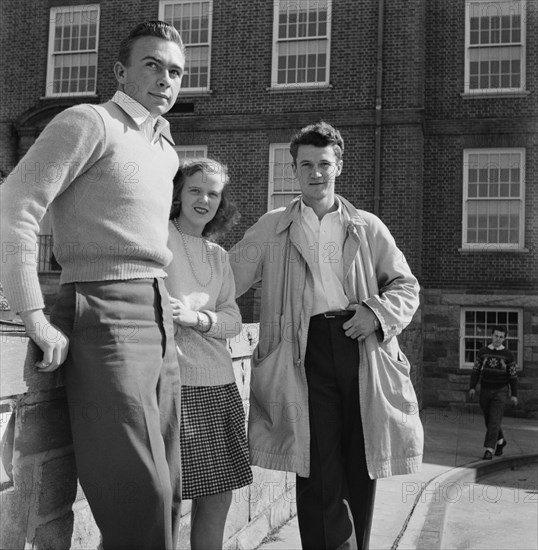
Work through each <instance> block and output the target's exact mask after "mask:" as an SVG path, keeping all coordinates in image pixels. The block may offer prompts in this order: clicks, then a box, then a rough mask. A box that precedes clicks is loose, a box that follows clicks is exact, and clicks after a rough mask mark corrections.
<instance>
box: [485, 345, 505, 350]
mask: <svg viewBox="0 0 538 550" xmlns="http://www.w3.org/2000/svg"><path fill="white" fill-rule="evenodd" d="M488 348H489V349H496V350H500V349H504V346H503V345H502V344H501V345H500V346H499V347H498V348H496V347H495V346H494V345H493V344H488Z"/></svg>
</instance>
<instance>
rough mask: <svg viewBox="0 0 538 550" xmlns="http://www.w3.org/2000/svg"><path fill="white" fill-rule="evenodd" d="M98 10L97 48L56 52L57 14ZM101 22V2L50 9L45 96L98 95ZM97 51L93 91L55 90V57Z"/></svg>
mask: <svg viewBox="0 0 538 550" xmlns="http://www.w3.org/2000/svg"><path fill="white" fill-rule="evenodd" d="M89 10H96V11H97V23H96V37H95V49H94V50H89V49H88V50H74V51H72V52H71V51H70V52H58V53H55V52H54V41H55V32H56V14H57V13H59V12H61V13H65V12H72V13H74V12H75V11H80V12H82V13H84V12H85V11H89ZM100 23H101V6H100V4H80V5H71V6H54V7H51V8H50V11H49V44H48V50H47V76H46V83H45V97H46V98H52V97H96V96H97V71H98V67H99V31H100ZM77 51H78V52H79V53H80V52H82V53H95V79H94V80H95V87H94V89H93V91H86V92H54V69H55V59H56V58H58V57H60V56H62V55H69V54H72V53H77Z"/></svg>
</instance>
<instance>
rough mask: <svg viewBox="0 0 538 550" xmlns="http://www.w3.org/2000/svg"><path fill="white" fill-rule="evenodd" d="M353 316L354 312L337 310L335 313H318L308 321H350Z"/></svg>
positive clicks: (351, 310)
mask: <svg viewBox="0 0 538 550" xmlns="http://www.w3.org/2000/svg"><path fill="white" fill-rule="evenodd" d="M353 315H355V310H353V309H337V310H336V311H326V312H325V313H318V314H317V315H313V316H312V317H311V318H310V319H340V320H342V318H346V317H347V318H348V319H350V318H351V317H353Z"/></svg>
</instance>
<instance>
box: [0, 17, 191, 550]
mask: <svg viewBox="0 0 538 550" xmlns="http://www.w3.org/2000/svg"><path fill="white" fill-rule="evenodd" d="M184 65H185V54H184V48H183V44H182V42H181V38H180V36H179V34H178V32H177V31H176V29H175V28H174V27H173V26H171V25H168V24H166V23H163V22H160V21H150V22H147V23H142V24H140V25H138V26H137V27H136V28H134V29H133V31H132V32H131V33H130V34H129V36H128V37H127V38H126V39H125V40H124V41H123V42H122V44H121V47H120V51H119V56H118V61H117V62H116V64H115V66H114V74H115V76H116V79H117V81H118V85H119V89H118V91H117V92H116V94H115V95H114V97H113V98H112V99H111V100H110V101H108V102H107V103H104V104H102V105H79V106H76V107H72V108H70V109H67V110H65V111H64V112H62V113H60V114H59V115H58V116H56V117H55V118H54V119H53V120H52V121H51V122H50V124H49V125H48V126H47V127H46V128H45V129H44V130H43V132H42V134H41V135H40V137H39V138H38V139H37V141H36V142H35V144H34V145H33V146H32V148H31V149H30V150H29V151H28V153H27V155H26V156H25V157H24V158H23V159H22V160H21V161H20V163H19V165H18V166H17V168H16V169H15V170H14V171H13V173H12V174H11V175H10V176H9V177H8V178H7V180H6V182H5V183H4V184H3V185H2V240H3V247H4V251H5V254H3V255H4V257H5V258H6V262H7V263H6V264H4V265H3V273H2V283H3V284H4V287H5V291H6V295H7V296H8V298H9V300H10V303H11V306H12V308H13V309H14V310H15V311H17V312H19V314H20V316H21V318H22V320H23V322H24V324H25V326H26V330H27V332H28V334H29V335H30V337H31V338H32V339H33V340H34V341H35V343H36V344H37V345H38V346H39V347H40V348H41V349H42V350H43V359H42V361H40V362H39V363H38V364H37V365H36V366H37V368H38V369H39V370H41V371H42V372H51V371H53V370H55V369H56V368H58V367H59V366H60V364H62V363H63V362H64V361H65V365H64V375H65V383H66V390H67V397H68V403H69V412H70V418H71V427H72V433H73V443H74V449H75V457H76V462H77V470H78V475H79V479H80V483H81V485H82V487H83V489H84V492H85V494H86V496H87V498H88V502H89V504H90V507H91V509H92V512H93V515H94V517H95V520H96V522H97V525H98V526H99V528H100V530H101V533H102V538H103V547H104V548H105V550H108V549H114V550H118V549H126V550H127V549H129V550H131V549H133V548H145V549H155V550H162V549H164V548H166V549H173V548H175V542H176V535H177V530H178V523H179V508H180V502H181V496H180V459H179V428H178V426H179V412H180V404H179V395H180V388H179V386H180V380H179V369H178V365H177V358H176V354H175V348H174V339H173V328H172V315H171V309H170V304H169V302H168V295H167V293H166V290H165V288H164V283H163V278H164V277H165V272H164V269H163V268H164V267H165V266H166V265H167V264H168V263H169V262H170V260H171V252H170V251H169V250H168V248H167V236H168V215H169V212H170V205H171V199H172V178H173V176H174V174H175V173H176V170H177V168H178V159H177V155H176V153H175V152H174V149H173V147H172V144H173V141H172V137H171V134H170V129H169V124H168V122H167V121H166V120H165V119H164V118H163V117H162V115H164V114H165V113H166V112H168V110H169V109H170V108H171V107H172V105H173V104H174V102H175V100H176V97H177V94H178V91H179V88H180V85H181V78H182V74H183V70H184ZM36 167H38V170H37V171H36ZM36 174H37V175H36ZM47 209H50V212H51V217H52V224H53V235H54V240H55V248H54V252H55V256H56V259H57V260H58V262H59V263H60V265H61V266H62V274H61V279H60V282H61V288H60V291H59V295H58V298H57V302H56V304H55V306H54V310H53V312H52V315H51V319H50V322H49V321H48V320H47V318H46V317H45V315H44V313H43V306H44V303H43V297H42V294H41V290H40V286H39V281H38V277H37V266H36V253H35V251H36V249H37V246H36V245H37V236H38V230H39V222H40V221H41V219H42V218H43V215H44V214H45V211H46V210H47Z"/></svg>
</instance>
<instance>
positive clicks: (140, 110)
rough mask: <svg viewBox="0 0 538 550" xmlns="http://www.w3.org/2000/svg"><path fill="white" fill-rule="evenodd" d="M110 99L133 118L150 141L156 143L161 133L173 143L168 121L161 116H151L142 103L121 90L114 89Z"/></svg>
mask: <svg viewBox="0 0 538 550" xmlns="http://www.w3.org/2000/svg"><path fill="white" fill-rule="evenodd" d="M112 101H113V102H114V103H116V104H117V105H119V106H120V107H121V108H122V109H123V110H124V111H125V112H126V113H127V114H128V115H129V116H130V117H131V118H132V119H133V120H134V122H135V124H136V125H137V126H138V127H139V128H140V131H141V132H143V133H144V135H145V136H146V137H147V138H148V141H149V142H150V143H156V142H157V141H158V140H159V137H160V136H161V134H162V136H163V137H164V138H166V139H167V140H168V141H169V142H170V143H171V144H174V140H173V139H172V134H171V133H170V123H169V122H168V121H167V120H166V119H164V118H163V117H162V116H158V117H157V118H153V117H152V116H151V114H150V112H149V111H148V110H147V109H146V108H145V107H144V106H143V105H141V104H140V103H138V101H136V99H133V98H132V97H131V96H129V95H127V94H126V93H125V92H122V91H121V90H117V91H116V93H115V94H114V97H113V98H112Z"/></svg>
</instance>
